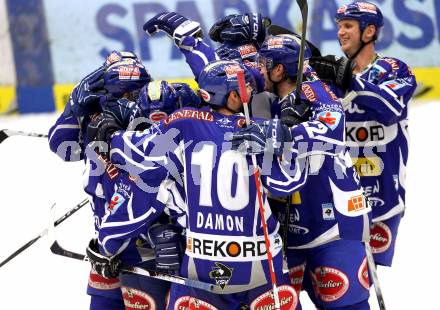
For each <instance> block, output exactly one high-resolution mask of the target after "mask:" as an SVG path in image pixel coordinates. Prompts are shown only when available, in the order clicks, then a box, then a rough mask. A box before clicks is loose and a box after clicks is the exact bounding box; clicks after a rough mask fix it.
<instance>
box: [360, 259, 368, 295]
mask: <svg viewBox="0 0 440 310" xmlns="http://www.w3.org/2000/svg"><path fill="white" fill-rule="evenodd" d="M358 279H359V283H360V284H361V285H362V286H363V287H364V288H365V289H367V290H369V289H370V280H369V279H368V265H367V258H364V260H363V261H362V264H361V266H360V267H359V270H358Z"/></svg>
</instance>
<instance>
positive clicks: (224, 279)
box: [209, 262, 234, 289]
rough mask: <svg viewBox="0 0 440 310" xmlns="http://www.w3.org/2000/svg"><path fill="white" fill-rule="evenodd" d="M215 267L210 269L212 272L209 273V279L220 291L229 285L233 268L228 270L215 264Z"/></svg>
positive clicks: (220, 264)
mask: <svg viewBox="0 0 440 310" xmlns="http://www.w3.org/2000/svg"><path fill="white" fill-rule="evenodd" d="M215 265H216V267H212V271H210V272H209V277H210V278H211V279H214V280H215V283H216V284H217V285H219V286H220V287H221V288H222V289H224V288H225V286H226V285H227V284H228V283H229V280H231V277H232V271H233V270H234V268H230V267H228V266H226V265H223V264H222V263H219V262H216V263H215Z"/></svg>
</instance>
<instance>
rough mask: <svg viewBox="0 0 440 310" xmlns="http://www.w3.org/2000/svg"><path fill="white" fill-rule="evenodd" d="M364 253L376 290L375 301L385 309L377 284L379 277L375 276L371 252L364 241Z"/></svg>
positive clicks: (381, 309) (380, 290)
mask: <svg viewBox="0 0 440 310" xmlns="http://www.w3.org/2000/svg"><path fill="white" fill-rule="evenodd" d="M365 253H366V255H367V264H368V268H369V269H370V274H371V278H372V280H373V285H374V290H375V292H376V298H377V303H378V304H379V309H380V310H386V307H385V300H384V298H383V294H382V289H381V288H380V285H379V277H378V276H377V269H376V264H375V263H374V258H373V253H372V252H371V247H370V244H369V243H368V242H365Z"/></svg>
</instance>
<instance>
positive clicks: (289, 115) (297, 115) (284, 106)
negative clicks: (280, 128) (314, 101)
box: [280, 94, 312, 127]
mask: <svg viewBox="0 0 440 310" xmlns="http://www.w3.org/2000/svg"><path fill="white" fill-rule="evenodd" d="M280 104H281V121H282V123H283V124H284V125H287V126H289V127H291V126H295V125H298V124H299V123H302V122H305V121H308V120H309V119H310V117H311V116H312V111H311V109H310V104H309V102H307V101H305V100H301V101H300V103H299V104H297V103H296V102H295V97H294V96H293V94H291V95H290V96H287V97H286V98H284V100H282V101H281V102H280Z"/></svg>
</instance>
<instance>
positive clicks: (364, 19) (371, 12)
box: [335, 2, 383, 39]
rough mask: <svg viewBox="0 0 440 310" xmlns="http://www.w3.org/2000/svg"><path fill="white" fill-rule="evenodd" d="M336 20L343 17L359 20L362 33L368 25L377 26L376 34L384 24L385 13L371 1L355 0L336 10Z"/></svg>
mask: <svg viewBox="0 0 440 310" xmlns="http://www.w3.org/2000/svg"><path fill="white" fill-rule="evenodd" d="M335 19H336V21H340V20H343V19H354V20H357V21H358V22H359V29H360V30H361V33H362V32H364V30H365V28H367V26H368V25H374V26H376V36H375V38H376V39H377V36H378V35H379V30H380V28H381V27H382V26H383V15H382V12H381V11H380V9H379V8H378V7H377V6H376V5H374V4H373V3H370V2H353V3H350V4H347V5H343V6H341V7H340V8H338V10H337V11H336V14H335Z"/></svg>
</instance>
